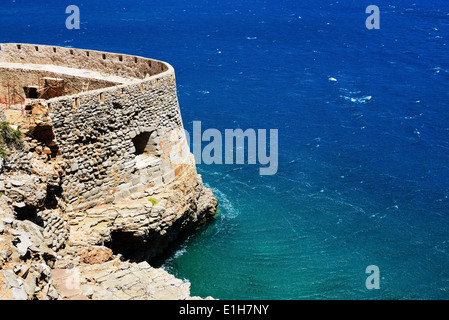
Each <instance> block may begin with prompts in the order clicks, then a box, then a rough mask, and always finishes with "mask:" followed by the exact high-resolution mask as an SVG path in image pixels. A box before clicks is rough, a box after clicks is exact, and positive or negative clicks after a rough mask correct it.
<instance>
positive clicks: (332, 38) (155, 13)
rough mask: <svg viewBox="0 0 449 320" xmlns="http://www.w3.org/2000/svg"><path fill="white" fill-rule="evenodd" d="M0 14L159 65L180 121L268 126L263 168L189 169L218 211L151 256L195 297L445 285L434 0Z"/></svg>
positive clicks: (433, 292) (447, 95) (382, 295)
mask: <svg viewBox="0 0 449 320" xmlns="http://www.w3.org/2000/svg"><path fill="white" fill-rule="evenodd" d="M69 4H76V5H77V6H79V9H80V18H81V26H80V29H79V30H68V29H67V28H66V27H65V20H66V18H67V17H68V14H66V13H65V9H66V7H67V6H68V5H69ZM372 4H374V5H377V6H378V7H379V10H380V11H379V14H380V29H372V30H368V29H367V28H366V26H365V20H366V19H367V18H368V16H369V14H367V13H366V12H365V10H366V7H367V6H368V5H372ZM0 13H1V15H2V19H0V42H23V43H37V44H50V45H60V46H67V47H76V48H89V49H96V50H104V51H112V52H120V53H125V54H133V55H141V56H145V57H150V58H155V59H159V60H163V61H167V62H168V63H170V64H171V65H173V67H174V68H175V71H176V78H177V88H178V96H179V103H180V107H181V112H182V117H183V121H184V126H185V129H186V130H188V131H191V130H192V125H193V122H194V121H201V124H202V128H203V129H207V128H215V129H218V130H220V131H221V132H224V130H225V129H237V128H241V129H243V130H246V129H249V128H252V129H255V130H257V129H278V136H279V141H278V142H279V144H278V159H279V167H278V171H277V173H276V174H275V175H271V176H261V175H260V174H259V168H260V165H257V164H256V165H254V164H243V165H237V164H234V165H224V164H221V165H219V164H212V165H206V164H199V165H198V166H197V168H198V172H199V173H200V174H201V175H202V177H203V181H204V183H205V184H206V185H207V186H208V187H210V188H212V190H213V191H214V193H215V195H216V197H217V198H218V200H219V204H220V205H219V215H218V216H217V218H216V220H215V221H212V222H211V223H209V224H207V225H206V226H203V227H202V228H200V229H198V230H197V231H196V232H195V233H194V234H192V235H190V236H188V237H185V238H183V239H181V240H180V241H178V242H177V243H175V244H174V245H173V248H172V249H171V250H170V251H169V252H167V253H166V255H165V256H164V258H163V259H161V260H160V261H157V262H155V264H157V266H159V267H163V268H165V269H166V270H168V271H169V272H171V273H172V274H174V275H175V276H177V277H179V278H181V279H185V280H186V281H189V282H190V283H191V293H192V295H198V296H201V297H207V296H212V297H215V298H218V299H236V300H237V299H273V300H290V299H295V300H296V299H297V300H301V299H448V298H449V199H448V196H449V168H448V165H449V57H448V53H449V52H448V49H449V2H447V1H446V0H444V1H442V0H440V1H436V0H431V1H424V0H420V1H418V0H416V1H406V0H398V1H377V2H375V1H373V2H371V1H369V2H368V1H363V0H340V1H334V0H313V1H312V0H277V1H268V0H265V1H263V0H248V1H236V0H226V1H223V0H222V1H219V0H192V1H181V0H163V1H162V0H152V1H149V0H126V1H123V0H118V1H104V0H97V1H84V0H74V1H72V2H67V1H60V0H51V1H45V2H44V1H35V0H33V1H31V0H14V1H11V0H5V1H2V4H1V8H0ZM370 265H375V266H377V267H378V268H379V286H380V288H379V289H371V290H369V289H368V288H367V287H366V279H367V277H368V276H370V275H369V274H367V273H366V272H365V271H366V268H367V266H370Z"/></svg>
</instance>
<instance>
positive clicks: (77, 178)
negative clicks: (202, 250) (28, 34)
mask: <svg viewBox="0 0 449 320" xmlns="http://www.w3.org/2000/svg"><path fill="white" fill-rule="evenodd" d="M24 69H26V70H28V71H29V72H26V73H24V72H23V70H24ZM24 74H28V75H29V76H28V77H24V76H23V75H24ZM12 75H14V76H12ZM11 79H13V80H11ZM112 79H113V80H112ZM0 85H1V86H2V90H0V92H3V93H5V92H8V94H7V95H6V97H5V98H4V100H2V101H6V103H5V105H4V106H3V108H2V109H3V110H4V112H3V113H2V114H1V116H2V120H3V122H2V126H1V128H0V129H1V130H0V131H1V132H0V133H1V137H2V138H1V140H2V141H1V142H2V147H1V151H2V152H1V155H2V156H3V158H2V160H1V167H0V192H1V196H0V286H1V287H0V299H62V298H66V299H70V298H72V299H73V298H75V299H189V298H192V297H190V289H189V288H190V286H189V283H187V282H183V281H181V280H178V279H175V278H174V277H173V276H171V275H169V274H167V273H166V272H165V271H163V270H159V269H155V268H153V267H151V266H150V265H149V264H148V260H149V259H150V258H152V257H155V256H157V255H159V254H161V253H162V252H163V250H164V249H165V248H166V247H167V246H168V245H169V244H170V243H171V242H172V241H173V240H174V239H176V238H177V237H178V236H179V235H180V234H182V233H185V232H191V231H192V230H193V229H194V228H196V227H197V226H198V225H200V224H202V223H204V222H205V221H207V219H208V218H211V217H212V216H213V215H214V214H215V211H216V207H217V200H216V199H215V197H214V195H213V194H212V192H211V190H210V189H208V188H206V187H204V185H203V183H202V179H201V177H200V176H199V175H198V174H197V172H196V168H195V162H194V158H193V155H192V154H191V153H190V152H189V148H188V145H187V143H186V139H185V136H184V131H183V125H182V118H181V114H180V109H179V105H178V101H177V94H176V81H175V77H174V70H173V68H171V66H170V65H168V64H166V63H163V62H160V61H156V60H151V59H146V58H142V57H134V56H126V55H120V54H112V53H101V52H95V51H87V50H81V49H68V48H60V47H50V46H36V45H27V44H2V45H1V50H0ZM89 85H91V86H92V85H94V86H93V88H94V89H92V90H90V89H89ZM5 87H7V90H6V89H5ZM77 88H78V89H77ZM23 89H25V93H27V94H29V95H30V96H28V97H26V98H24V99H23V100H20V99H19V100H17V95H18V96H21V95H20V94H18V92H19V91H21V90H23ZM31 89H33V90H34V89H35V91H32V90H31ZM30 90H31V91H32V92H34V93H38V94H37V96H34V93H33V96H31V94H30V92H31V91H30ZM11 93H12V94H11Z"/></svg>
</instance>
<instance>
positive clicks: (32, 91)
mask: <svg viewBox="0 0 449 320" xmlns="http://www.w3.org/2000/svg"><path fill="white" fill-rule="evenodd" d="M23 91H24V92H25V97H26V98H28V99H37V98H39V96H38V93H37V87H32V86H29V87H23Z"/></svg>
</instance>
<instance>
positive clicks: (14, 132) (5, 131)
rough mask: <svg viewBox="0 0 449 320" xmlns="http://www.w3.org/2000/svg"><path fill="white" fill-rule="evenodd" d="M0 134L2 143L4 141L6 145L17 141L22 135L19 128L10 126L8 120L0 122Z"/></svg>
mask: <svg viewBox="0 0 449 320" xmlns="http://www.w3.org/2000/svg"><path fill="white" fill-rule="evenodd" d="M0 135H1V138H2V140H3V143H6V144H8V145H9V144H15V143H17V142H19V140H20V138H21V137H22V133H21V132H20V130H19V128H17V129H13V128H11V126H10V125H9V123H8V122H1V123H0Z"/></svg>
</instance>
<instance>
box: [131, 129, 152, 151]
mask: <svg viewBox="0 0 449 320" xmlns="http://www.w3.org/2000/svg"><path fill="white" fill-rule="evenodd" d="M151 134H152V132H143V133H141V134H139V135H137V136H135V137H134V138H133V139H132V141H133V144H134V147H135V149H136V151H135V155H136V156H138V155H141V154H147V155H150V156H155V155H156V154H157V143H156V142H155V141H154V140H153V139H151Z"/></svg>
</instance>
